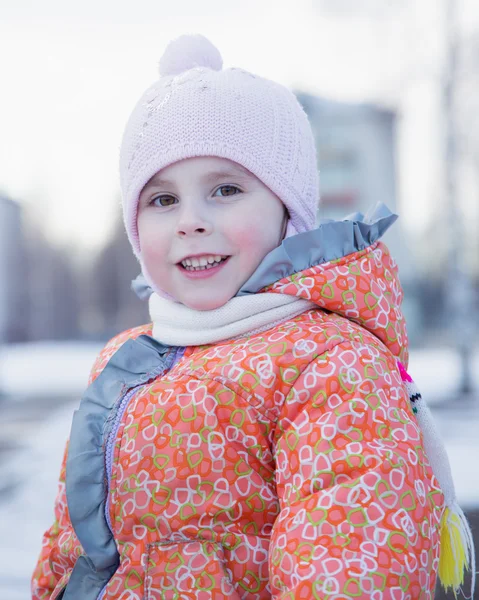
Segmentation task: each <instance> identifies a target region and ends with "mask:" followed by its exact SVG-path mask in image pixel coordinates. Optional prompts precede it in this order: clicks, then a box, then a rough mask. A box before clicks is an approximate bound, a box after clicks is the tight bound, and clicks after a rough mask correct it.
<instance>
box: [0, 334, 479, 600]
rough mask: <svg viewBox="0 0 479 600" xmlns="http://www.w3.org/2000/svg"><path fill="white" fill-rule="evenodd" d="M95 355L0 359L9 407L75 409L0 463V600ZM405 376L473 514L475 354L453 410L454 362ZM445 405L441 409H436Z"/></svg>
mask: <svg viewBox="0 0 479 600" xmlns="http://www.w3.org/2000/svg"><path fill="white" fill-rule="evenodd" d="M99 349H100V346H99V345H98V344H74V343H69V344H64V343H62V344H55V343H48V344H29V345H21V346H20V345H18V346H11V347H9V348H8V349H7V350H5V349H4V351H3V352H1V353H0V383H1V387H2V388H3V390H4V391H8V393H9V394H11V395H12V396H13V398H11V399H10V401H12V400H15V397H18V401H19V402H21V401H22V400H21V399H22V398H24V397H25V396H26V395H29V394H32V393H33V394H38V395H39V396H47V395H48V394H60V395H64V396H65V397H69V398H75V397H77V400H76V401H75V403H72V402H69V403H67V404H64V405H62V406H61V408H57V409H56V410H54V411H53V412H52V414H51V415H49V417H48V418H47V419H45V420H44V421H43V422H42V423H41V424H39V425H38V427H35V428H34V429H33V430H32V432H31V435H30V436H29V437H28V440H27V441H26V444H25V446H24V447H23V448H22V449H21V450H20V451H18V452H17V453H16V454H15V455H14V456H13V457H12V459H11V460H9V464H8V465H2V464H0V477H4V476H6V473H7V472H12V471H15V473H16V474H17V475H18V479H19V480H20V481H23V482H24V483H23V484H22V485H20V486H19V487H18V488H17V489H16V490H15V491H14V493H12V495H11V497H9V498H3V499H2V498H0V598H1V599H2V600H3V599H4V598H5V599H6V600H17V599H19V600H20V599H22V600H26V599H28V598H29V597H30V592H29V585H30V584H29V580H30V576H31V573H32V570H33V567H34V564H35V562H36V559H37V556H38V553H39V551H40V543H41V537H42V534H43V531H44V530H45V529H46V528H47V527H49V526H50V524H51V521H52V515H53V500H54V497H55V494H56V488H57V477H58V472H59V469H60V463H61V458H62V454H63V448H64V444H65V441H66V439H67V437H68V433H69V430H70V423H71V417H72V414H73V410H74V409H75V408H76V405H77V404H78V398H79V397H80V395H81V392H82V390H83V389H84V387H85V385H86V381H87V379H88V373H89V371H90V368H91V366H92V364H93V361H94V359H95V356H96V355H97V353H98V351H99ZM410 373H411V375H412V376H413V377H414V378H415V380H416V383H417V384H418V386H419V388H420V389H421V391H422V393H423V396H424V397H425V399H426V401H427V402H428V403H429V404H430V405H431V406H432V409H433V412H434V416H435V419H436V422H437V425H438V428H439V430H440V432H441V435H442V436H443V438H444V440H445V443H446V447H447V450H448V454H449V459H450V462H451V468H452V471H453V475H454V479H455V483H456V488H457V493H458V498H459V501H460V503H461V504H462V505H463V507H464V508H471V507H479V476H478V470H477V465H478V464H479V436H478V432H479V353H476V355H475V357H474V373H475V380H476V390H477V391H478V393H477V394H476V399H475V404H474V402H471V404H470V405H468V404H467V403H462V404H461V405H459V404H458V403H457V402H456V404H453V402H454V398H455V392H454V390H455V389H456V386H457V384H458V381H459V363H458V360H457V358H456V357H455V356H454V354H453V353H452V352H451V351H449V350H445V349H437V350H416V351H414V352H412V356H411V360H410ZM25 374H28V378H27V377H26V376H25ZM445 400H446V401H448V402H447V405H448V406H449V408H448V409H447V410H445V409H444V408H443V407H442V406H441V403H442V402H443V401H445ZM455 406H457V408H455ZM0 410H1V403H0ZM471 467H472V469H471Z"/></svg>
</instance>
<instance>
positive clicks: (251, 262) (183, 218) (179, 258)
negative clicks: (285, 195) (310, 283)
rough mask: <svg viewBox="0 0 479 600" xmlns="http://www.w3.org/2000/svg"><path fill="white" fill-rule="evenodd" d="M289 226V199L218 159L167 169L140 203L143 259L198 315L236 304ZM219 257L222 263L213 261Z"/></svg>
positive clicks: (153, 180) (161, 286) (145, 190)
mask: <svg viewBox="0 0 479 600" xmlns="http://www.w3.org/2000/svg"><path fill="white" fill-rule="evenodd" d="M286 222H287V213H286V211H285V208H284V205H283V204H282V202H281V200H280V199H279V198H278V197H277V196H276V195H275V194H273V192H272V191H271V190H270V189H269V188H267V187H266V186H265V185H264V184H263V183H262V182H261V181H260V180H259V179H258V178H257V177H255V176H254V175H253V174H251V173H250V172H249V171H247V170H245V169H244V168H243V167H241V166H240V165H238V164H237V163H235V162H232V161H230V160H227V159H224V158H217V157H210V156H207V157H196V158H188V159H185V160H181V161H179V162H176V163H174V164H172V165H169V166H168V167H165V168H164V169H162V170H161V171H159V172H158V173H156V175H154V176H153V177H152V178H151V179H150V181H149V182H148V183H147V184H146V186H145V187H144V188H143V190H142V192H141V194H140V199H139V204H138V234H139V238H140V247H141V255H142V259H143V263H144V265H145V267H146V270H147V272H148V274H149V276H150V277H151V278H152V279H153V281H154V283H155V285H156V286H157V287H158V288H159V289H161V290H163V291H165V292H167V293H168V294H170V295H171V296H173V297H174V298H175V299H176V300H178V301H179V302H181V303H183V304H185V305H186V306H189V307H190V308H193V309H196V310H212V309H214V308H218V307H220V306H223V304H225V303H226V302H227V301H228V300H230V299H231V298H232V297H233V296H234V295H235V294H236V292H237V291H238V290H239V289H240V287H241V286H242V285H243V283H244V282H245V281H246V280H247V279H248V278H249V277H250V275H252V273H253V272H254V271H255V269H256V267H257V266H258V265H259V263H260V262H261V260H262V259H263V258H264V257H265V256H266V254H267V253H268V252H270V251H271V250H273V248H276V246H278V245H279V244H280V243H281V240H282V239H283V237H284V232H285V230H286ZM215 257H216V259H218V258H219V257H221V259H223V260H222V262H220V263H218V262H216V261H215V262H213V260H214V259H215ZM185 259H186V263H185V262H184V261H185ZM208 260H209V262H208ZM194 265H196V266H202V268H201V269H198V268H196V269H195V268H194ZM205 265H208V266H207V267H206V266H205Z"/></svg>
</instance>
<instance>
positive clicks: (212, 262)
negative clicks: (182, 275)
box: [178, 254, 230, 271]
mask: <svg viewBox="0 0 479 600" xmlns="http://www.w3.org/2000/svg"><path fill="white" fill-rule="evenodd" d="M229 258H230V257H229V256H221V255H218V254H216V255H211V256H208V257H201V258H186V259H184V260H182V261H181V262H179V263H178V266H179V267H180V268H181V269H183V270H185V271H208V270H209V269H214V268H215V267H218V266H219V265H221V264H223V263H225V262H226V261H227V260H228V259H229Z"/></svg>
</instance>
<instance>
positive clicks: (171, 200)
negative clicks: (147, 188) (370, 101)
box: [150, 194, 177, 206]
mask: <svg viewBox="0 0 479 600" xmlns="http://www.w3.org/2000/svg"><path fill="white" fill-rule="evenodd" d="M176 201H177V200H176V198H175V197H174V196H169V195H166V194H165V195H163V196H156V198H153V200H152V201H151V203H150V204H153V205H154V206H172V205H173V204H175V202H176Z"/></svg>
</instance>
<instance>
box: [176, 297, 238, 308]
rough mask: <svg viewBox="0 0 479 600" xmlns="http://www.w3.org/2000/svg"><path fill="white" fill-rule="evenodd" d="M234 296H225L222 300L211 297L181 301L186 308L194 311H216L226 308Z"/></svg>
mask: <svg viewBox="0 0 479 600" xmlns="http://www.w3.org/2000/svg"><path fill="white" fill-rule="evenodd" d="M232 297H233V296H225V297H222V298H218V297H217V296H216V297H209V298H198V297H196V298H184V299H180V302H182V303H183V304H184V305H185V306H187V307H188V308H191V309H193V310H215V309H216V308H221V307H222V306H224V305H225V304H226V303H227V302H228V300H231V298H232Z"/></svg>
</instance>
